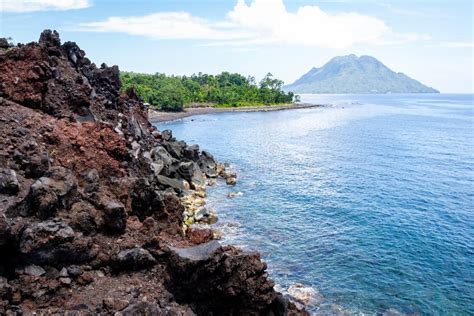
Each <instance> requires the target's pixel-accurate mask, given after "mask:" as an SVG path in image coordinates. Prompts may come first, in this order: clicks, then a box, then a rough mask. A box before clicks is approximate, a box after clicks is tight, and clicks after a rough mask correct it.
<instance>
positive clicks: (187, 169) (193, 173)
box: [178, 161, 206, 189]
mask: <svg viewBox="0 0 474 316" xmlns="http://www.w3.org/2000/svg"><path fill="white" fill-rule="evenodd" d="M178 173H179V174H180V175H182V176H183V178H184V179H185V180H187V181H188V182H189V183H190V184H191V187H192V188H193V189H198V188H203V187H204V186H205V185H206V182H205V180H204V174H203V173H202V171H201V169H200V168H199V166H198V164H197V163H195V162H191V161H188V162H182V163H180V164H179V168H178Z"/></svg>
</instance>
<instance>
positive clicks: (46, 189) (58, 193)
mask: <svg viewBox="0 0 474 316" xmlns="http://www.w3.org/2000/svg"><path fill="white" fill-rule="evenodd" d="M76 187H77V180H76V177H75V176H74V175H73V174H72V173H71V171H69V170H68V169H66V168H63V167H53V168H51V169H50V170H48V171H47V172H46V174H45V175H44V176H43V177H41V178H39V179H38V180H36V181H35V182H34V183H33V184H32V185H31V187H30V191H29V193H28V196H27V197H26V199H25V203H26V208H27V209H28V210H29V211H32V212H33V213H34V214H35V215H37V216H38V217H40V218H48V217H51V216H53V215H54V214H55V213H56V211H57V210H58V209H60V208H64V207H65V206H66V203H67V198H68V197H69V196H70V195H71V194H72V193H73V192H74V191H75V189H76Z"/></svg>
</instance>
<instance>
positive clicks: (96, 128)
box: [0, 30, 305, 315]
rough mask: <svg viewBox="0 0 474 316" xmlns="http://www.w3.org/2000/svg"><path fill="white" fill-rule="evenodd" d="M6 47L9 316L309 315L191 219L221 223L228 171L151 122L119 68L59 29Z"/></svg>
mask: <svg viewBox="0 0 474 316" xmlns="http://www.w3.org/2000/svg"><path fill="white" fill-rule="evenodd" d="M7 44H8V43H7ZM7 44H4V43H3V44H2V43H1V42H0V254H1V256H0V314H2V315H3V314H7V315H8V314H10V315H14V314H22V313H23V314H26V315H31V314H38V315H64V314H70V315H96V314H104V315H108V314H110V315H112V314H115V313H118V314H116V315H194V314H200V315H209V313H214V315H218V314H219V315H220V314H225V315H249V314H250V315H284V314H294V315H301V314H305V312H304V311H297V310H295V308H294V305H292V304H290V303H288V302H287V301H285V300H284V299H283V298H282V297H281V296H280V295H279V294H278V293H277V292H276V291H275V290H274V289H273V282H272V281H270V280H269V279H268V277H267V275H266V272H265V270H266V265H265V264H264V263H263V262H262V261H261V260H260V256H259V255H258V253H246V252H242V251H240V250H238V249H236V248H233V247H221V246H220V245H219V244H216V243H215V242H212V238H213V232H212V231H211V230H210V229H206V228H204V229H194V228H189V229H187V228H188V224H186V221H187V222H188V223H190V224H189V225H191V224H192V223H194V222H195V221H201V222H207V223H212V222H213V221H215V220H217V217H216V216H215V213H214V212H211V211H210V209H204V208H203V205H204V203H205V201H204V197H205V195H206V194H205V185H206V183H207V182H208V180H209V179H208V178H211V177H212V178H215V177H217V176H223V175H225V168H224V166H223V165H222V164H219V163H218V162H216V161H215V159H214V157H212V155H211V154H209V153H207V152H201V151H200V150H199V147H198V146H197V145H188V144H186V143H185V142H183V141H178V140H176V139H175V138H174V137H173V135H172V133H171V131H162V132H160V131H157V130H156V129H155V128H154V127H153V126H151V124H150V123H149V122H148V119H147V109H146V107H145V106H144V105H143V103H142V102H141V100H140V99H139V98H138V97H137V95H136V94H135V92H134V90H133V89H129V90H127V91H121V83H120V78H119V69H118V67H117V66H112V67H108V66H107V65H105V64H102V65H101V66H99V67H98V66H96V65H95V64H94V63H92V62H91V61H90V60H89V59H87V58H86V57H85V53H84V51H82V50H81V49H80V48H79V47H78V46H77V45H76V44H75V43H73V42H66V43H64V44H61V41H60V38H59V34H58V33H57V32H55V31H50V30H46V31H44V32H43V33H42V34H41V36H40V39H39V41H38V42H33V43H29V44H26V45H18V46H16V47H11V45H9V44H8V45H7ZM233 178H235V176H234V177H233ZM186 197H188V198H186ZM186 199H188V200H186ZM196 215H197V218H198V219H196ZM199 218H200V220H199ZM209 242H210V243H209ZM195 244H202V246H199V247H201V248H193V247H194V246H193V245H195ZM183 249H185V250H183Z"/></svg>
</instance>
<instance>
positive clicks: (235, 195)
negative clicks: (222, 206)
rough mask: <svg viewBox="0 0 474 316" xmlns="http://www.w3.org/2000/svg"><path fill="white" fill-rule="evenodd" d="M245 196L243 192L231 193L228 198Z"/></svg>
mask: <svg viewBox="0 0 474 316" xmlns="http://www.w3.org/2000/svg"><path fill="white" fill-rule="evenodd" d="M243 195H244V194H243V193H242V192H230V193H229V194H227V197H228V198H230V199H233V198H235V197H238V196H243Z"/></svg>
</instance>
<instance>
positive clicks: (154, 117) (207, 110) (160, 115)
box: [148, 103, 324, 123]
mask: <svg viewBox="0 0 474 316" xmlns="http://www.w3.org/2000/svg"><path fill="white" fill-rule="evenodd" d="M323 106H324V105H322V104H309V103H302V104H283V105H260V106H248V107H231V108H214V107H191V108H185V109H184V110H183V111H181V112H165V111H157V110H149V111H148V120H149V121H150V122H151V123H163V122H172V121H176V120H180V119H183V118H186V117H191V116H197V115H204V114H216V113H229V112H270V111H283V110H298V109H310V108H317V107H323Z"/></svg>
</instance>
